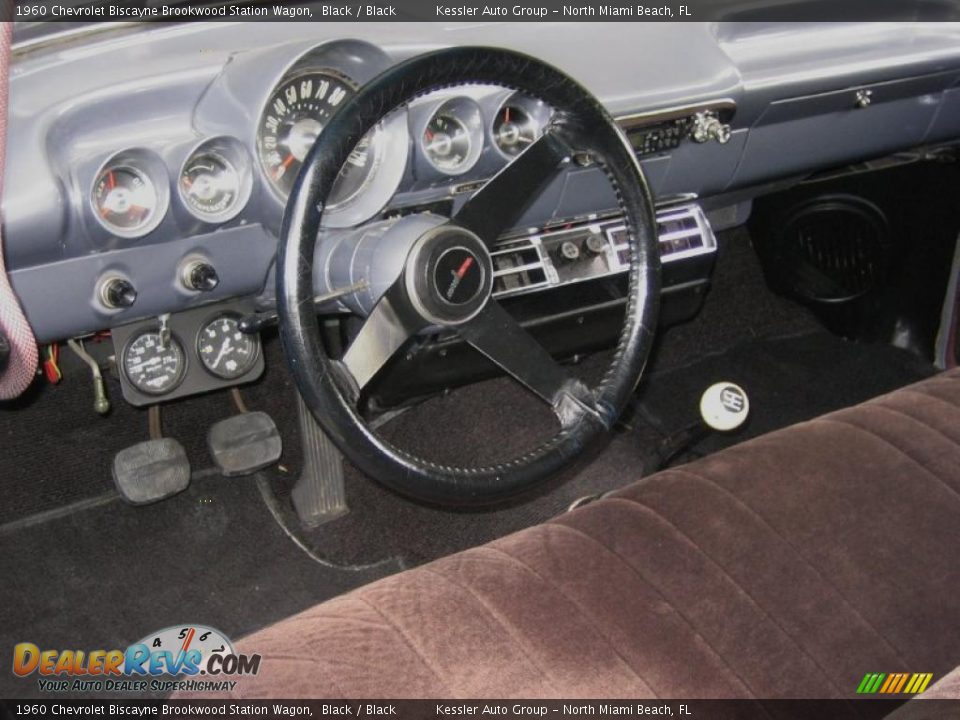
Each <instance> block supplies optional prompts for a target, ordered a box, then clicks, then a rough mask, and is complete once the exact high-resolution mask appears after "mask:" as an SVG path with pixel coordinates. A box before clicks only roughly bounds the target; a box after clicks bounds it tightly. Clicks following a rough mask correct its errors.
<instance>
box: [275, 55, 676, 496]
mask: <svg viewBox="0 0 960 720" xmlns="http://www.w3.org/2000/svg"><path fill="white" fill-rule="evenodd" d="M469 84H489V85H499V86H502V87H505V88H509V89H513V90H518V91H520V92H523V93H525V94H527V95H530V96H532V97H534V98H538V99H540V100H542V101H544V102H545V103H547V104H548V105H550V106H551V107H553V108H554V110H555V114H554V118H553V120H552V121H551V123H550V124H549V126H548V127H547V128H546V129H545V131H544V132H543V134H542V135H541V137H540V138H539V139H538V140H536V141H535V142H533V143H532V144H531V145H530V146H529V147H528V148H527V149H525V150H524V151H523V152H522V153H521V154H519V155H518V156H517V157H516V159H514V160H513V161H512V162H511V163H510V164H509V165H507V166H506V167H505V168H504V169H503V170H502V171H501V172H499V173H498V174H497V175H496V176H494V177H493V178H492V179H490V180H489V181H488V182H487V183H486V184H485V185H483V186H482V187H481V188H480V189H479V190H477V191H476V193H475V194H474V195H473V196H472V197H471V198H470V199H469V200H468V201H467V202H466V203H465V204H464V205H462V207H461V208H460V209H459V211H457V212H456V213H454V215H453V217H452V218H449V219H446V218H443V219H440V220H439V221H438V222H437V223H436V224H434V225H433V226H432V227H430V228H429V229H427V230H425V231H423V232H422V233H420V234H419V235H418V236H417V237H415V238H413V239H412V240H411V245H410V247H411V249H410V251H409V253H408V254H407V256H406V261H405V263H404V265H403V268H402V270H401V271H400V272H399V276H398V277H397V278H396V280H395V281H394V282H393V284H392V285H390V286H389V289H387V290H386V292H385V293H384V294H383V295H382V296H381V297H380V298H379V300H378V301H377V302H376V304H375V305H374V306H373V309H372V311H370V313H369V315H368V317H367V318H366V321H365V322H364V324H363V325H362V326H361V328H360V331H359V333H358V334H357V336H356V337H355V339H354V340H353V341H352V343H351V345H350V346H349V347H348V348H347V350H346V352H345V353H344V354H343V357H342V358H340V359H334V358H332V357H330V356H329V355H328V353H327V350H326V349H325V347H324V343H323V342H322V340H321V334H320V328H319V323H318V320H317V316H316V311H315V308H314V286H313V264H314V256H315V251H316V246H317V243H318V237H320V225H321V222H322V219H323V214H324V207H325V204H326V203H327V199H328V198H329V197H330V193H331V191H332V189H333V186H334V183H335V181H336V180H337V175H338V173H339V172H340V169H341V168H342V167H343V165H344V164H345V163H346V162H347V159H348V157H349V155H350V153H351V151H352V150H353V149H354V148H355V147H356V146H357V144H358V143H359V142H360V140H361V139H362V138H363V137H364V135H365V134H366V133H367V132H368V131H370V130H371V129H372V128H373V127H374V126H375V125H376V124H377V123H378V122H379V121H380V120H382V119H383V118H384V117H385V116H386V115H387V114H389V113H390V112H392V111H394V110H396V109H398V108H400V107H402V106H403V105H405V104H406V103H408V102H410V101H411V100H414V99H415V98H418V97H420V96H422V95H425V94H427V93H430V92H433V91H436V90H441V89H444V88H450V87H455V86H461V85H469ZM572 162H577V163H579V164H581V165H588V164H596V165H597V166H599V167H600V168H602V169H603V170H604V171H605V172H606V174H607V176H608V178H609V180H610V183H611V185H612V186H613V188H614V190H615V191H616V196H617V198H618V201H619V204H620V208H621V210H622V212H623V217H624V222H625V226H626V234H627V237H628V244H629V257H630V267H629V271H628V288H629V290H628V296H627V298H626V313H625V319H624V324H623V330H622V332H621V334H620V339H619V343H618V345H617V347H616V351H615V353H614V355H613V360H612V363H611V366H610V368H609V370H608V371H607V373H606V375H605V376H604V377H603V379H602V381H601V382H600V383H599V385H598V386H597V387H595V388H588V387H586V386H585V385H584V384H583V383H582V382H580V381H579V380H576V379H574V378H572V377H571V376H570V375H569V374H568V372H567V371H566V369H565V368H563V367H562V366H561V365H559V364H558V363H557V362H556V361H555V360H554V359H553V358H552V357H551V356H550V354H549V353H547V351H546V350H544V348H543V347H542V346H541V345H540V344H539V343H538V342H537V341H536V340H534V339H533V338H532V337H531V336H530V335H529V334H528V333H527V331H526V330H525V329H524V328H522V327H521V326H520V325H519V324H518V323H517V322H516V321H515V320H514V319H513V318H512V317H511V316H510V315H509V314H508V313H507V312H506V311H505V310H504V309H503V307H502V306H501V305H500V303H499V302H497V301H496V300H494V299H493V298H492V297H491V292H492V287H493V265H492V262H491V258H490V248H491V247H492V246H493V245H494V244H495V243H496V242H497V240H498V238H499V237H500V236H501V235H502V234H503V233H504V232H505V231H507V230H509V229H511V228H512V227H513V226H514V224H515V223H516V222H517V221H519V219H520V216H521V214H522V212H523V211H524V209H525V208H526V207H528V206H529V204H530V201H531V200H532V199H533V198H535V197H536V196H537V194H538V193H539V192H540V191H541V190H542V189H543V188H544V186H545V185H546V183H547V182H548V181H549V180H550V179H552V178H553V177H555V175H556V174H557V173H559V172H560V171H561V169H562V168H564V167H565V166H567V165H569V164H570V163H572ZM653 219H654V213H653V205H652V202H651V199H650V194H649V191H648V189H647V185H646V182H645V180H644V177H643V173H642V172H641V169H640V166H639V164H638V162H637V160H636V157H635V155H634V152H633V150H632V149H631V147H630V146H629V144H628V142H627V140H626V139H625V137H624V136H623V134H622V133H621V131H620V130H619V128H618V127H617V125H616V124H615V122H614V120H613V119H612V118H611V117H610V115H609V114H608V113H607V112H606V110H604V108H603V107H602V106H601V105H600V103H599V102H597V100H596V99H594V98H593V96H592V95H590V93H588V92H587V91H586V90H585V89H584V88H582V87H581V86H580V85H578V84H577V83H576V82H574V81H573V80H571V79H570V78H569V77H567V76H566V75H564V74H563V73H562V72H560V71H559V70H557V69H555V68H553V67H551V66H549V65H547V64H545V63H543V62H541V61H539V60H536V59H534V58H531V57H528V56H526V55H521V54H519V53H515V52H510V51H506V50H500V49H493V48H481V47H462V48H451V49H447V50H440V51H437V52H432V53H429V54H426V55H421V56H419V57H415V58H412V59H410V60H407V61H405V62H403V63H400V64H399V65H396V66H395V67H393V68H391V69H389V70H388V71H386V72H384V73H383V74H382V75H380V76H379V77H377V78H375V79H374V80H372V81H371V82H370V83H368V84H367V85H365V86H364V87H363V88H361V90H360V91H359V92H358V93H357V94H356V95H355V96H354V97H353V98H352V99H351V100H350V101H348V102H347V103H345V104H344V105H343V106H342V108H341V109H340V110H339V111H338V112H337V113H336V114H335V115H334V116H333V117H332V118H331V120H330V121H329V123H328V124H327V126H326V127H325V128H324V130H323V132H322V133H321V134H320V137H319V139H318V140H317V142H316V144H315V145H314V146H313V148H312V150H311V151H310V153H309V155H308V156H307V158H306V159H305V162H304V164H303V168H302V169H301V172H300V175H299V176H298V178H297V180H296V183H295V184H294V187H293V190H292V192H291V195H290V200H289V203H288V205H287V208H286V213H285V215H284V221H283V226H282V231H281V244H280V252H279V256H278V261H277V302H278V310H279V315H280V332H281V337H282V342H283V346H284V350H285V352H286V357H287V361H288V363H289V366H290V370H291V372H292V373H293V377H294V379H295V382H296V383H297V386H298V388H299V390H300V392H301V394H302V396H303V399H304V401H305V402H306V404H307V406H308V407H309V408H310V410H311V411H312V413H313V415H314V416H315V417H316V419H317V421H318V422H319V423H320V425H321V426H322V427H323V428H324V430H325V431H326V432H327V433H328V435H329V436H330V438H331V439H332V440H333V442H334V443H335V444H336V445H337V447H339V448H340V450H341V451H342V452H343V453H344V454H345V455H346V456H347V457H348V458H349V459H350V460H351V461H352V462H353V463H354V464H355V465H356V466H357V467H359V468H360V469H361V470H363V471H364V472H365V473H367V474H368V475H369V476H371V477H372V478H374V479H376V480H378V481H380V482H381V483H383V484H384V485H387V486H388V487H390V488H393V489H394V490H397V491H399V492H401V493H403V494H407V495H411V496H414V497H416V498H420V499H424V500H428V501H432V502H438V503H460V504H478V503H484V502H492V501H495V500H499V499H502V498H504V497H506V496H509V495H512V494H516V493H519V492H521V491H524V490H526V489H528V488H530V487H531V486H533V485H534V484H536V483H537V482H539V481H542V480H545V479H547V478H548V477H550V476H551V475H553V474H555V473H557V472H558V471H560V470H561V469H563V468H564V467H565V466H567V465H568V464H569V463H570V462H571V461H572V460H574V458H576V457H577V456H578V455H579V454H580V453H581V452H582V451H583V450H584V448H585V447H586V446H587V445H588V443H590V441H591V440H594V439H595V438H596V437H597V436H598V435H600V434H601V433H603V432H604V431H607V430H609V429H610V428H611V427H612V426H613V424H614V422H615V421H616V420H617V418H618V416H619V414H620V413H621V412H622V410H623V408H624V406H625V405H626V403H627V402H628V400H629V398H630V397H631V395H632V393H633V391H634V389H635V387H636V385H637V382H638V381H639V379H640V375H641V373H642V371H643V367H644V364H645V362H646V359H647V355H648V353H649V350H650V346H651V344H652V341H653V332H654V328H655V325H656V319H657V313H658V305H659V296H660V262H659V254H658V250H657V236H656V230H655V225H654V221H653ZM438 329H441V330H448V331H454V332H456V333H457V334H459V336H460V337H461V338H462V339H463V340H464V341H466V342H467V343H469V344H470V345H472V346H473V347H474V348H476V349H477V350H478V351H479V352H481V353H483V354H484V355H485V356H487V357H488V358H489V359H490V360H492V361H493V362H494V363H496V364H497V365H498V366H499V367H500V368H502V369H503V370H504V371H506V372H507V373H509V374H510V375H512V376H513V377H514V378H515V379H516V380H518V381H519V382H520V383H521V384H522V385H524V386H525V387H526V389H527V390H529V391H530V392H533V393H534V394H535V395H537V396H538V397H539V398H541V399H542V400H543V401H544V402H546V403H548V404H549V406H550V407H551V408H552V409H553V411H554V412H555V414H556V416H557V418H558V419H559V421H560V430H559V432H558V433H557V434H556V435H554V436H553V437H552V438H551V439H549V440H548V441H546V442H544V443H543V444H541V445H539V446H537V447H535V448H533V449H531V450H529V451H528V452H526V453H525V454H523V455H522V456H520V457H516V458H513V459H511V460H509V461H506V462H501V463H498V464H495V465H490V466H488V467H457V466H452V465H441V464H438V463H434V462H431V461H429V460H426V459H423V458H420V457H416V456H414V455H413V454H411V453H407V452H405V451H403V450H401V449H399V448H396V447H394V446H393V445H391V444H390V443H388V442H386V441H385V440H383V439H382V438H381V437H379V436H378V435H377V434H375V433H374V432H373V430H372V429H371V428H370V427H369V425H368V424H367V423H366V422H365V421H364V419H363V417H362V416H361V413H360V412H359V410H358V407H357V402H358V399H359V397H360V393H361V392H362V390H363V388H364V387H365V386H366V385H367V384H368V383H369V382H370V381H371V380H372V379H373V377H374V375H375V374H376V373H377V371H378V370H379V369H380V368H382V367H383V365H384V364H385V363H386V362H387V361H388V360H389V359H390V358H391V357H392V356H393V354H394V353H395V352H397V351H398V350H399V349H400V347H401V346H402V345H404V343H405V342H406V341H407V340H409V339H410V338H412V337H413V336H414V335H416V334H418V333H421V332H424V331H430V332H436V331H437V330H438Z"/></svg>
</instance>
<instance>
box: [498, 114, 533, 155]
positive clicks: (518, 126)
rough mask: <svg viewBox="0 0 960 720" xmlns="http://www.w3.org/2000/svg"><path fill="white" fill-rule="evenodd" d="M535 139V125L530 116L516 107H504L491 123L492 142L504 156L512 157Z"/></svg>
mask: <svg viewBox="0 0 960 720" xmlns="http://www.w3.org/2000/svg"><path fill="white" fill-rule="evenodd" d="M536 139H537V125H536V123H535V122H534V120H533V118H532V117H530V114H529V113H528V112H527V111H526V110H524V109H523V108H520V107H518V106H516V105H510V104H508V105H504V106H503V107H502V108H500V111H499V112H498V113H497V117H496V118H495V119H494V121H493V141H494V143H495V144H496V146H497V148H498V149H499V150H500V152H502V153H503V154H504V155H507V156H509V157H514V156H515V155H519V154H520V153H521V152H522V151H523V150H525V149H526V148H528V147H529V146H530V145H532V144H533V141H534V140H536Z"/></svg>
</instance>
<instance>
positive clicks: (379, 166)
mask: <svg viewBox="0 0 960 720" xmlns="http://www.w3.org/2000/svg"><path fill="white" fill-rule="evenodd" d="M307 75H314V76H316V75H326V76H327V77H329V78H330V79H332V80H335V81H337V82H339V83H341V84H343V85H345V86H347V87H349V88H350V89H351V90H352V91H353V92H354V93H355V92H356V91H357V90H358V87H359V86H358V84H357V83H356V82H355V81H354V80H353V79H352V78H350V77H349V76H348V75H346V74H344V73H342V72H340V71H338V70H336V69H333V68H331V67H329V66H326V65H316V66H301V67H297V68H296V70H294V71H292V72H289V73H287V74H285V75H284V76H283V77H281V78H280V79H279V80H278V81H277V82H276V83H275V84H274V85H273V86H272V87H271V88H270V91H269V93H268V94H267V96H266V101H265V102H264V103H263V106H262V107H261V109H260V113H259V115H258V116H257V124H256V128H255V129H254V154H255V155H256V164H257V167H258V169H259V173H260V176H261V177H262V179H263V184H264V185H266V186H267V187H268V188H269V192H270V195H271V197H272V198H273V199H274V200H276V201H277V202H279V203H280V204H281V205H283V204H286V202H287V200H288V198H289V195H288V194H286V193H284V192H283V191H282V189H281V188H279V187H277V186H276V184H275V183H274V182H273V181H272V180H271V179H270V177H269V171H268V169H267V167H266V165H265V164H264V162H263V157H262V142H263V141H262V138H261V134H260V128H261V126H262V125H263V122H264V117H265V115H266V113H267V112H268V110H269V107H270V100H271V98H273V97H274V96H275V95H276V93H277V91H278V89H279V88H280V87H281V86H282V85H285V84H287V83H290V82H294V81H296V80H297V79H299V78H303V77H305V76H307ZM405 115H406V111H405V110H401V111H396V112H394V113H391V114H390V115H389V116H387V117H386V118H384V119H383V120H381V121H380V122H379V123H378V124H377V125H376V126H375V127H374V129H373V130H371V134H372V137H371V140H370V163H371V164H370V169H369V170H368V171H367V174H366V175H365V177H364V178H363V181H362V182H361V183H360V185H359V186H358V187H357V189H356V190H354V191H353V192H352V193H351V194H350V195H348V196H347V197H345V198H341V199H339V200H338V201H337V202H335V203H330V204H328V205H327V207H326V208H325V211H324V219H323V224H324V226H325V227H329V228H346V227H352V226H354V225H357V224H359V223H362V222H365V221H366V220H369V219H370V218H371V217H373V216H374V215H375V214H376V213H377V212H378V211H379V210H380V209H382V208H383V207H384V206H385V205H386V204H387V203H388V202H389V201H390V198H391V197H393V194H394V193H395V192H396V190H397V187H399V185H400V181H401V179H402V178H403V174H404V172H405V170H406V166H407V160H408V157H409V143H408V140H407V130H406V126H407V122H406V117H405ZM321 132H322V130H321Z"/></svg>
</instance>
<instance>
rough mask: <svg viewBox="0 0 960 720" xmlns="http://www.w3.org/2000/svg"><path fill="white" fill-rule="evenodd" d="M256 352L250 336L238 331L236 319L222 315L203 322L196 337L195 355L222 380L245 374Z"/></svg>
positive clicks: (253, 362)
mask: <svg viewBox="0 0 960 720" xmlns="http://www.w3.org/2000/svg"><path fill="white" fill-rule="evenodd" d="M259 351H260V346H259V343H258V342H257V338H256V336H254V335H248V334H246V333H242V332H240V328H239V326H238V323H237V318H235V317H233V316H230V315H224V316H222V317H219V318H216V319H215V320H212V321H211V322H209V323H207V324H206V325H205V326H204V327H203V328H202V329H201V330H200V334H199V335H198V336H197V354H199V355H200V360H201V361H202V362H203V366H204V367H205V368H206V369H207V370H209V371H210V372H211V373H212V374H213V375H215V376H216V377H218V378H222V379H224V380H235V379H237V378H239V377H242V376H243V375H246V374H247V373H248V372H250V370H252V369H253V366H254V365H255V364H256V362H257V355H258V353H259Z"/></svg>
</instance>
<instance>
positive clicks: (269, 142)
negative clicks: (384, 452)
mask: <svg viewBox="0 0 960 720" xmlns="http://www.w3.org/2000/svg"><path fill="white" fill-rule="evenodd" d="M355 92H356V91H355V89H354V87H353V86H352V85H351V84H350V83H349V82H348V81H347V80H346V79H345V78H341V77H339V76H336V75H334V74H332V73H329V72H320V71H308V72H304V73H300V74H297V75H294V76H292V77H290V78H288V79H286V80H284V81H283V82H282V83H280V85H279V86H277V88H276V89H275V90H274V91H273V94H272V95H271V96H270V98H269V100H268V101H267V106H266V108H265V109H264V111H263V116H262V117H261V118H260V125H259V127H258V129H257V153H258V155H259V157H260V164H261V165H262V166H263V171H264V173H265V174H266V176H267V179H268V180H269V182H270V185H271V186H273V188H274V189H275V190H276V191H277V192H278V193H279V194H280V195H282V196H284V197H286V196H287V195H289V194H290V190H292V189H293V181H294V180H295V179H296V177H297V173H298V172H299V171H300V167H301V166H302V165H303V160H304V158H306V156H307V152H309V150H310V148H311V147H313V144H314V142H316V140H317V137H318V136H319V135H320V132H321V131H322V130H323V128H324V126H325V125H326V124H327V122H328V121H329V119H330V118H331V117H332V116H333V113H335V112H336V111H337V108H339V107H340V106H341V105H342V104H343V103H344V102H345V101H346V100H348V99H349V98H350V97H352V96H353V95H354V93H355ZM377 139H378V134H377V132H376V131H374V132H372V133H371V134H370V135H368V136H367V137H366V138H364V139H363V140H362V141H361V142H360V144H359V145H358V146H357V148H356V149H355V150H354V151H353V153H352V154H351V155H350V159H349V160H348V161H347V163H346V164H345V165H344V166H343V169H342V170H341V171H340V178H339V180H338V181H337V184H336V186H335V187H334V190H333V193H332V194H331V197H330V202H329V203H328V207H329V208H330V209H333V208H335V207H336V206H337V205H341V204H343V203H345V202H346V201H348V200H350V199H352V198H353V197H354V196H355V195H356V194H357V193H358V192H359V191H360V190H361V189H363V187H364V186H365V185H366V183H367V180H368V179H369V177H370V175H371V173H372V171H373V169H374V164H375V163H374V159H375V157H376V152H375V145H376V142H377Z"/></svg>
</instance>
